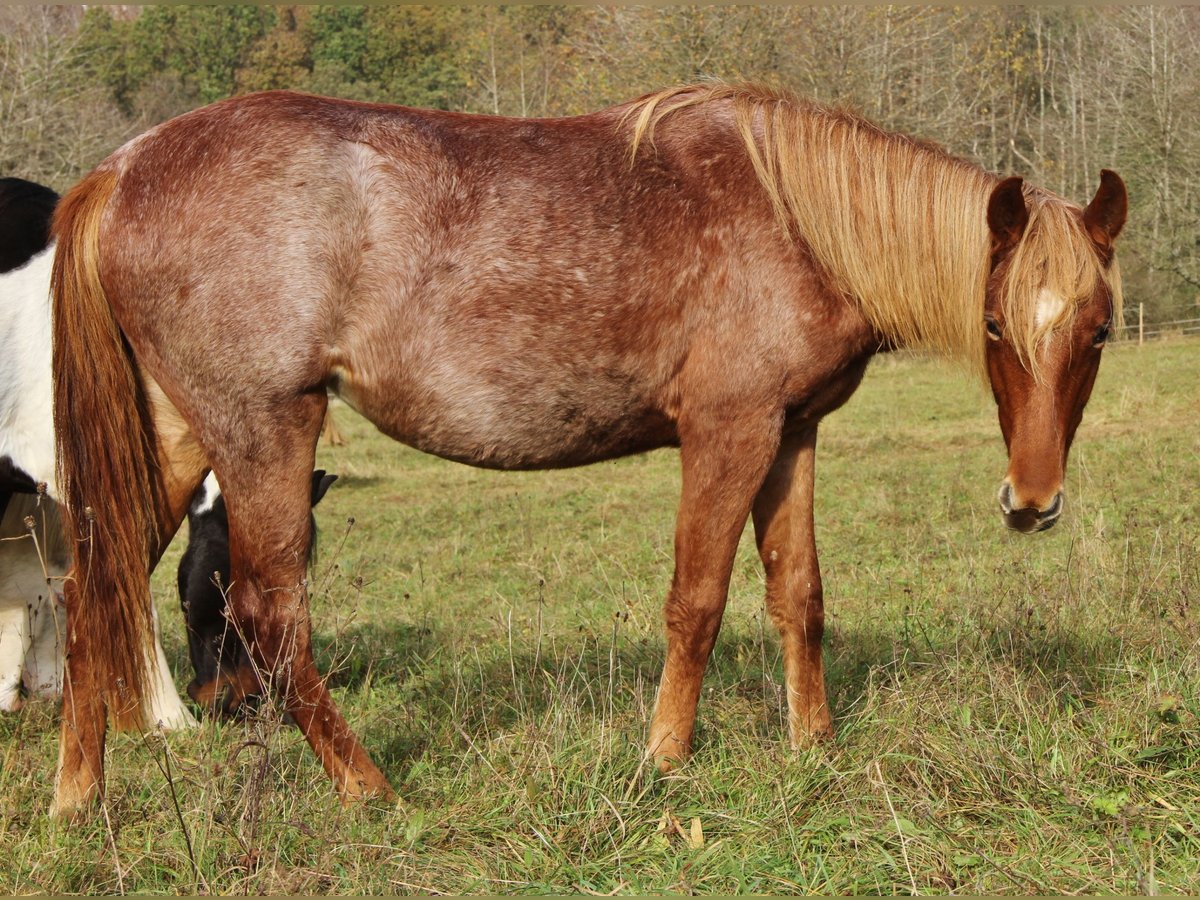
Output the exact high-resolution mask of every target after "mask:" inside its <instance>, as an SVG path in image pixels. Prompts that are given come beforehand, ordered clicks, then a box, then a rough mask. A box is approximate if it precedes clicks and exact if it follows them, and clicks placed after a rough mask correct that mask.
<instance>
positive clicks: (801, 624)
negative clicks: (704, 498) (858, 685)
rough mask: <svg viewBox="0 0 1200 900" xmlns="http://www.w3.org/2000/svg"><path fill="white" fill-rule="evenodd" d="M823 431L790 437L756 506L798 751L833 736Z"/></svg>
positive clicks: (812, 430) (792, 734)
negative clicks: (818, 524)
mask: <svg viewBox="0 0 1200 900" xmlns="http://www.w3.org/2000/svg"><path fill="white" fill-rule="evenodd" d="M816 447H817V429H816V426H813V427H811V428H807V429H805V430H804V431H802V432H799V433H797V434H790V435H787V436H786V437H785V438H784V440H783V444H782V446H781V447H780V451H779V456H778V457H777V458H776V460H775V464H774V466H772V467H771V471H770V473H769V474H768V475H767V479H766V481H765V482H764V483H763V486H762V490H761V491H759V494H758V497H757V498H755V501H754V534H755V538H756V540H757V541H758V552H759V556H761V557H762V562H763V567H764V568H765V569H766V573H767V610H768V612H770V614H771V618H772V619H774V621H775V625H776V627H777V628H778V629H779V634H780V638H781V641H782V644H783V671H784V681H785V682H786V685H787V698H788V732H789V734H790V737H791V742H792V746H793V747H796V748H800V747H805V746H808V745H810V744H811V743H812V742H813V741H814V740H816V739H818V738H823V737H829V736H831V735H832V734H833V721H832V719H831V718H830V715H829V704H828V702H827V700H826V697H825V670H824V668H823V666H822V661H821V636H822V634H823V632H824V628H825V607H824V603H823V597H822V591H821V570H820V566H819V564H818V562H817V545H816V539H815V537H814V534H813V466H814V460H815V455H816Z"/></svg>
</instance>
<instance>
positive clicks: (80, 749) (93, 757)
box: [51, 376, 208, 817]
mask: <svg viewBox="0 0 1200 900" xmlns="http://www.w3.org/2000/svg"><path fill="white" fill-rule="evenodd" d="M143 378H144V381H145V385H146V395H147V398H148V400H149V403H150V409H151V414H152V417H153V420H154V426H155V431H156V433H157V435H158V447H159V452H158V465H159V471H160V472H162V474H163V483H164V487H165V492H164V497H163V500H164V506H163V508H162V509H160V510H159V522H158V533H159V541H158V546H157V547H154V548H152V549H151V554H152V557H151V559H148V560H147V561H146V565H147V571H148V572H149V571H152V570H153V569H154V567H155V565H157V563H158V560H159V557H160V556H161V555H162V553H163V551H164V550H165V549H166V547H167V545H168V544H169V543H170V541H171V538H172V537H173V536H174V534H175V532H176V531H177V530H178V529H179V525H180V523H181V522H182V521H183V517H184V515H185V514H186V513H187V506H188V501H189V500H190V499H191V496H192V494H193V493H194V492H195V490H196V488H197V487H198V486H199V484H200V482H201V481H202V480H203V478H204V474H205V472H206V471H207V466H208V463H207V460H206V459H205V456H204V453H203V451H202V450H201V449H200V446H199V445H198V444H197V443H196V441H195V438H194V436H193V435H192V432H191V429H190V428H189V427H188V425H187V424H186V423H185V422H184V420H183V418H182V417H181V416H180V415H179V412H178V411H177V410H176V409H175V407H174V406H173V405H172V404H171V402H170V401H169V400H168V399H167V398H166V397H165V396H164V395H163V393H162V391H161V390H160V389H159V388H158V385H156V384H155V383H154V382H153V381H152V380H151V379H149V378H148V377H145V376H143ZM63 593H64V596H65V598H66V605H67V642H66V644H67V646H66V667H65V671H64V675H63V714H62V725H61V729H60V737H59V742H58V770H57V776H56V781H55V793H54V805H53V807H52V809H51V815H53V816H55V817H62V816H73V815H76V814H78V813H80V812H81V811H82V810H83V808H84V807H85V806H86V805H87V803H88V802H89V801H90V800H92V799H93V798H94V797H95V796H96V795H97V794H98V793H99V791H100V786H101V785H102V784H103V783H104V738H105V732H106V731H107V714H108V711H107V709H106V707H105V703H104V700H103V699H102V696H103V694H102V691H101V688H102V685H99V684H97V683H96V676H95V673H94V664H93V662H92V659H91V655H92V649H91V647H90V646H89V645H88V643H87V641H86V640H85V639H84V636H83V634H82V633H81V632H78V631H77V630H76V629H74V628H72V624H71V623H72V618H73V616H74V614H75V613H74V611H75V610H76V609H77V608H78V597H77V591H76V583H75V581H74V579H71V578H68V579H67V580H66V581H65V582H64V583H63ZM171 689H172V690H174V687H173V685H172V688H171ZM154 690H155V689H154V688H151V692H152V693H151V697H149V698H147V702H148V703H149V704H150V705H151V706H152V705H153V703H154V700H153V692H154ZM184 712H185V713H186V710H184Z"/></svg>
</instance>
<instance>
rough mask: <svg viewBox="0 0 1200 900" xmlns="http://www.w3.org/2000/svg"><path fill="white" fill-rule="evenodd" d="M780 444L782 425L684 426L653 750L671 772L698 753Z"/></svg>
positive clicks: (652, 730)
mask: <svg viewBox="0 0 1200 900" xmlns="http://www.w3.org/2000/svg"><path fill="white" fill-rule="evenodd" d="M778 443H779V424H778V422H772V421H770V420H769V419H768V420H766V421H758V422H756V423H755V424H754V427H745V426H741V427H739V423H735V422H729V421H713V422H710V423H707V424H706V425H705V426H704V427H703V428H699V429H697V428H692V429H685V427H683V425H682V423H681V428H680V456H681V460H682V463H683V492H682V496H681V498H680V503H679V517H678V519H677V521H676V525H675V575H674V578H673V579H672V582H671V592H670V594H669V595H668V597H667V602H666V608H665V617H666V623H667V660H666V664H665V666H664V667H663V674H662V680H661V681H660V683H659V688H658V699H657V701H656V702H655V707H654V718H653V720H652V722H651V725H650V740H649V744H648V747H647V753H648V755H649V757H650V758H651V759H654V760H655V761H656V762H657V764H658V767H659V769H660V770H662V771H664V772H667V771H670V770H671V768H673V766H674V765H675V763H677V762H679V761H682V760H683V759H686V758H687V756H688V754H689V753H690V752H691V745H692V729H693V727H694V725H695V721H696V704H697V703H698V702H699V699H700V687H701V682H702V681H703V678H704V670H705V668H706V667H707V665H708V658H709V655H710V654H711V653H712V648H713V644H714V643H715V642H716V638H717V632H718V630H720V627H721V617H722V615H723V614H724V612H725V602H726V600H727V599H728V596H729V577H730V574H731V573H732V571H733V559H734V555H735V554H736V552H737V546H738V540H739V539H740V538H741V534H742V529H743V528H744V527H745V524H746V517H747V516H748V515H749V513H750V506H751V504H752V502H753V500H754V495H755V494H756V493H757V491H758V489H759V487H760V486H761V485H762V481H763V477H764V476H765V474H766V471H767V469H768V468H769V467H770V465H771V460H772V459H773V458H774V456H775V452H776V449H777V447H778Z"/></svg>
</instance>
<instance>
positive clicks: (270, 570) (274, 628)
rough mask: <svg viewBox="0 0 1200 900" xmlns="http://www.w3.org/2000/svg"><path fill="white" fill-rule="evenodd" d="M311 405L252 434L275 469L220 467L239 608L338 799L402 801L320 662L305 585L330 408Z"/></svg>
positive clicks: (253, 649)
mask: <svg viewBox="0 0 1200 900" xmlns="http://www.w3.org/2000/svg"><path fill="white" fill-rule="evenodd" d="M307 400H311V401H312V402H310V403H309V402H306V405H305V406H302V407H298V408H297V409H296V410H294V411H293V410H289V415H287V416H286V417H281V418H280V419H278V420H276V421H275V422H274V423H273V424H274V426H276V427H272V428H271V429H270V430H269V431H264V430H263V429H262V428H261V427H259V426H255V427H253V428H249V427H248V428H247V430H248V431H252V432H256V433H259V434H263V433H270V434H271V435H272V439H273V441H274V445H273V447H272V451H271V458H270V459H269V460H262V461H258V460H256V461H255V463H252V464H246V463H245V461H244V457H243V461H242V463H241V464H240V465H238V464H237V463H236V462H235V463H233V464H230V463H229V462H228V461H226V462H225V464H224V465H222V461H220V460H218V459H215V458H214V464H215V468H216V472H217V478H218V479H219V480H220V482H221V489H222V493H223V494H224V496H225V503H226V508H227V510H228V513H229V549H230V589H229V607H230V611H231V612H232V615H233V618H234V621H235V623H236V626H237V628H238V629H239V631H240V633H241V636H242V638H243V639H244V640H245V643H246V645H247V648H248V649H249V651H250V655H251V657H252V658H253V660H254V662H255V664H257V666H258V667H259V669H260V671H261V674H262V676H263V680H264V681H265V682H266V685H267V687H268V689H273V690H274V692H275V693H276V695H277V696H279V697H280V698H281V699H282V700H283V705H284V708H285V709H286V710H287V712H288V713H290V714H291V716H292V718H293V719H294V720H295V722H296V725H297V726H298V727H299V728H300V731H301V733H302V734H303V735H304V737H305V739H306V740H307V741H308V743H309V745H310V746H311V747H312V748H313V751H314V752H315V753H316V754H317V756H318V758H319V759H320V760H321V763H322V765H323V766H324V767H325V771H326V772H327V773H328V774H329V777H330V778H331V779H332V780H333V783H334V786H335V788H336V789H337V791H338V794H339V795H340V796H341V797H342V798H343V799H344V800H349V799H353V798H357V797H363V796H379V795H382V796H393V795H394V792H393V791H392V788H391V786H390V785H389V784H388V782H387V779H386V778H384V776H383V773H382V772H380V771H379V769H378V768H377V767H376V766H375V764H374V763H373V762H372V761H371V759H370V757H369V756H368V755H367V752H366V751H365V750H364V749H363V747H362V745H361V744H360V743H359V742H358V739H357V738H356V737H355V736H354V733H353V732H352V731H351V730H350V726H349V725H348V724H347V723H346V720H345V719H344V718H343V717H342V714H341V713H340V712H339V711H338V709H337V707H336V706H335V705H334V702H333V698H332V697H331V696H330V694H329V690H328V689H327V688H326V686H325V681H324V680H323V679H322V678H321V676H320V674H319V673H318V672H317V667H316V664H315V663H314V661H313V654H312V643H311V637H312V627H311V620H310V618H309V606H308V591H307V587H306V582H305V576H306V568H307V561H308V549H309V541H310V540H311V536H312V531H311V524H310V516H311V515H312V470H313V451H314V448H315V444H316V440H317V433H318V430H319V427H320V423H321V415H322V413H323V412H324V406H325V399H324V395H322V396H321V397H319V398H306V401H307ZM284 423H286V424H284Z"/></svg>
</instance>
